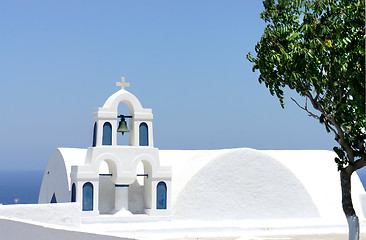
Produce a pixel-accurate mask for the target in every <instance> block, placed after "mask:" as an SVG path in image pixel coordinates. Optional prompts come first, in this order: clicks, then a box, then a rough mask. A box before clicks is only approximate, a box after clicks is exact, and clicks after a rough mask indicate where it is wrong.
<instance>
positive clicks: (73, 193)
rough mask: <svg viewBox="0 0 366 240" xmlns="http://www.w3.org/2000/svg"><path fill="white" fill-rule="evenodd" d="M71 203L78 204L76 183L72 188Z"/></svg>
mask: <svg viewBox="0 0 366 240" xmlns="http://www.w3.org/2000/svg"><path fill="white" fill-rule="evenodd" d="M71 202H76V187H75V183H73V184H72V187H71Z"/></svg>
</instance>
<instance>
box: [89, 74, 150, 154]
mask: <svg viewBox="0 0 366 240" xmlns="http://www.w3.org/2000/svg"><path fill="white" fill-rule="evenodd" d="M116 85H117V86H120V87H121V89H120V90H119V91H117V92H116V93H114V94H113V95H111V96H110V97H109V98H108V99H107V101H106V102H105V103H104V105H103V107H101V108H97V109H95V110H94V113H93V118H94V130H93V131H94V132H93V146H95V147H99V146H103V145H110V146H117V134H118V133H117V129H118V126H119V121H120V120H122V118H121V116H118V105H119V104H120V103H121V102H123V103H125V104H126V105H127V107H128V110H129V116H128V117H125V120H127V121H126V123H128V124H129V126H128V128H129V140H128V145H129V146H141V147H154V141H153V127H152V120H153V114H152V110H151V109H147V108H143V107H142V105H141V103H140V101H139V100H138V99H137V98H136V96H135V95H133V94H132V93H130V92H128V91H127V90H125V87H128V86H130V84H129V83H127V82H125V78H124V77H121V82H117V83H116ZM109 129H110V130H109ZM108 134H110V135H108ZM106 139H108V140H109V139H110V141H106Z"/></svg>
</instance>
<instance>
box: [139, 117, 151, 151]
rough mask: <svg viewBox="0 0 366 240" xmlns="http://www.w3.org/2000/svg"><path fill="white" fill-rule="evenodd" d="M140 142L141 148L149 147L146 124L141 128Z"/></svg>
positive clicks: (142, 124) (141, 125)
mask: <svg viewBox="0 0 366 240" xmlns="http://www.w3.org/2000/svg"><path fill="white" fill-rule="evenodd" d="M139 136H140V137H139V138H140V139H139V140H140V144H139V145H140V146H149V132H148V127H147V124H146V123H144V122H143V123H141V124H140V127H139Z"/></svg>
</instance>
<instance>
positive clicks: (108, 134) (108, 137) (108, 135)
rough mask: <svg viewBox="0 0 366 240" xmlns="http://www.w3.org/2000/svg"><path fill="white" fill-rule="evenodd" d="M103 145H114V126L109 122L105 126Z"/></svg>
mask: <svg viewBox="0 0 366 240" xmlns="http://www.w3.org/2000/svg"><path fill="white" fill-rule="evenodd" d="M102 144H103V145H112V125H111V123H109V122H106V123H104V125H103V142H102Z"/></svg>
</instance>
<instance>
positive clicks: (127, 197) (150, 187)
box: [70, 77, 171, 215]
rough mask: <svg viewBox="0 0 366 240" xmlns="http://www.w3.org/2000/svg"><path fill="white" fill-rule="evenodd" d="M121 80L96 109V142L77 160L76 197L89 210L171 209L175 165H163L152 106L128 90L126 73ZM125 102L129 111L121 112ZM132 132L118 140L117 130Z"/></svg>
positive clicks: (163, 211) (74, 171)
mask: <svg viewBox="0 0 366 240" xmlns="http://www.w3.org/2000/svg"><path fill="white" fill-rule="evenodd" d="M116 85H117V86H120V87H121V89H120V90H118V91H117V92H116V93H114V94H112V95H111V96H110V97H109V98H108V99H107V100H106V102H105V103H104V105H103V107H99V108H96V109H95V110H94V113H93V120H94V121H93V143H92V147H89V148H88V149H87V152H86V156H85V161H84V163H83V164H79V165H73V166H71V174H70V176H71V180H70V181H71V185H70V189H74V190H73V191H71V196H70V199H72V201H77V202H80V203H81V206H82V211H83V214H98V213H102V214H117V213H118V214H122V215H125V214H133V213H146V214H149V215H156V214H158V215H161V214H165V215H166V214H167V213H169V212H170V208H171V167H170V166H161V164H160V159H159V149H157V148H155V147H154V141H153V125H152V120H153V114H152V110H151V109H147V108H143V107H142V105H141V103H140V101H139V100H138V99H137V98H136V97H135V95H133V94H132V93H130V92H128V91H127V90H125V87H128V86H129V85H130V84H129V83H127V82H125V78H124V77H122V78H121V81H120V82H117V84H116ZM120 103H123V104H126V105H127V108H128V113H127V114H125V113H124V114H123V115H122V114H118V106H119V104H120ZM127 133H128V145H118V144H117V134H127ZM138 180H139V181H138ZM137 193H138V194H137Z"/></svg>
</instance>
